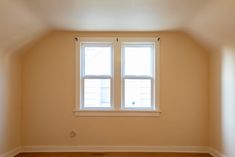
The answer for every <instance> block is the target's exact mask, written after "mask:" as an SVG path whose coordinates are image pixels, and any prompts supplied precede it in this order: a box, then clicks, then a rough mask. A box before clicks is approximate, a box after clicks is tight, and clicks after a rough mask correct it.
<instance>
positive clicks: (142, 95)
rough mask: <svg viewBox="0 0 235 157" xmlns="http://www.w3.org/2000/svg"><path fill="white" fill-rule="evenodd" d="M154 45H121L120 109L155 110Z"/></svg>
mask: <svg viewBox="0 0 235 157" xmlns="http://www.w3.org/2000/svg"><path fill="white" fill-rule="evenodd" d="M154 47H155V45H154V43H145V42H139V43H134V42H133V43H131V42H129V43H123V44H122V63H123V64H122V93H123V94H122V108H123V109H130V110H155V105H154V103H155V102H154V90H155V88H154V82H155V81H154V80H155V78H154V75H155V73H154V69H155V68H154V67H155V65H154V60H155V57H154V56H155V55H154V51H155V49H154Z"/></svg>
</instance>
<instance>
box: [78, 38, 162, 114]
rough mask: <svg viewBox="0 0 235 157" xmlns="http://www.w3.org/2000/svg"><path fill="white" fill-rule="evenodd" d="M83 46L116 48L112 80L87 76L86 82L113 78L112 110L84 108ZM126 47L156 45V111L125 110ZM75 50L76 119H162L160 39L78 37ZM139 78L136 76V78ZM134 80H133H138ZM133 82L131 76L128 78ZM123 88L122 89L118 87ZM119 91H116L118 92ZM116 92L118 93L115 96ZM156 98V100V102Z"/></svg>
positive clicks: (154, 89) (154, 78) (153, 102)
mask: <svg viewBox="0 0 235 157" xmlns="http://www.w3.org/2000/svg"><path fill="white" fill-rule="evenodd" d="M81 43H90V44H92V43H103V44H104V43H109V44H112V45H113V51H112V76H106V75H103V76H98V77H97V76H86V78H101V77H102V79H103V78H109V79H110V78H111V98H110V100H111V107H110V108H90V107H89V109H87V108H84V107H83V106H82V104H83V102H82V101H83V100H82V99H81V98H82V97H83V95H82V94H83V91H82V88H83V86H84V83H83V82H84V81H82V80H84V78H83V77H82V76H83V74H84V71H83V70H82V69H83V67H81V66H84V62H81V61H82V58H81ZM123 43H155V45H154V49H155V53H154V55H155V56H154V59H155V62H154V68H155V69H153V75H154V76H153V77H151V79H152V81H153V82H152V85H153V87H152V90H153V91H152V108H145V109H144V108H140V109H138V108H135V109H131V110H130V109H127V108H124V107H123V89H124V88H123V70H122V68H123V66H122V60H123V59H122V56H123V55H122V44H123ZM75 49H76V54H75V56H76V59H75V63H76V67H75V70H76V71H75V74H76V79H75V80H76V81H75V84H76V89H75V93H76V95H75V110H74V113H75V115H76V116H89V117H92V116H98V117H99V116H101V117H105V116H138V117H139V116H147V117H148V116H160V114H161V110H160V51H159V50H160V38H158V37H157V38H155V37H151V38H149V37H146V38H145V37H143V38H137V37H133V38H132V37H131V38H123V37H121V38H120V37H118V38H117V37H104V38H99V37H76V38H75ZM134 77H135V76H134ZM134 77H132V78H134ZM140 77H141V78H143V79H144V78H145V79H147V78H148V79H149V77H145V76H139V78H140ZM128 78H131V76H128ZM117 84H118V85H120V86H117ZM114 89H115V90H114ZM114 92H115V93H114ZM155 97H156V98H155Z"/></svg>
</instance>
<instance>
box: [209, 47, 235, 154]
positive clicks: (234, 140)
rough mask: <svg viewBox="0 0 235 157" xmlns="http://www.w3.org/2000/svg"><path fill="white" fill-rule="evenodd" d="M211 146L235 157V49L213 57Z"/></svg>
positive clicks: (212, 55) (219, 52)
mask: <svg viewBox="0 0 235 157" xmlns="http://www.w3.org/2000/svg"><path fill="white" fill-rule="evenodd" d="M210 69H211V74H210V75H211V79H210V80H211V81H210V82H211V84H210V85H211V87H210V90H211V94H210V99H211V100H210V146H211V147H212V148H214V149H216V150H218V151H219V152H221V153H222V154H225V155H226V156H227V157H233V156H235V149H234V146H235V133H234V130H235V123H234V119H235V49H234V48H231V47H224V48H222V49H221V50H220V51H217V52H215V53H212V54H211V59H210Z"/></svg>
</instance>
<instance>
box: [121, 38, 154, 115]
mask: <svg viewBox="0 0 235 157" xmlns="http://www.w3.org/2000/svg"><path fill="white" fill-rule="evenodd" d="M130 40H131V39H125V38H121V39H120V42H121V56H122V57H121V58H122V59H121V61H122V64H121V69H122V70H121V71H122V73H121V80H122V83H121V86H122V103H121V107H122V110H130V111H131V110H134V111H139V110H143V111H155V110H156V109H157V105H156V103H155V67H156V66H155V59H153V61H152V63H151V64H152V65H153V69H152V76H145V75H125V68H124V67H125V57H124V48H125V47H124V46H136V47H139V46H140V45H143V46H145V45H151V47H152V45H153V47H152V48H153V52H152V55H153V56H152V57H153V58H155V53H156V50H155V48H156V46H155V43H156V41H152V39H140V38H138V39H135V38H134V39H132V40H131V42H130ZM125 79H149V80H151V107H146V108H142V107H141V108H137V107H136V108H127V107H125V103H124V102H125Z"/></svg>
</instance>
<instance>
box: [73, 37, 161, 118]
mask: <svg viewBox="0 0 235 157" xmlns="http://www.w3.org/2000/svg"><path fill="white" fill-rule="evenodd" d="M157 42H158V40H156V39H153V38H151V39H149V38H147V39H146V38H144V39H141V38H128V39H127V38H102V39H100V38H80V39H79V40H77V42H76V43H77V53H76V56H77V59H76V63H77V64H76V65H77V66H76V74H77V75H76V76H77V79H76V84H77V88H76V91H77V92H76V110H75V112H76V113H79V114H78V115H84V114H85V115H86V113H90V114H91V113H92V114H95V115H99V116H103V115H104V116H105V115H107V113H108V115H111V116H112V115H114V116H115V115H127V116H129V114H133V113H137V114H134V116H136V115H137V116H138V114H140V113H144V115H145V114H146V113H152V114H153V113H159V92H158V91H159V79H158V78H159V76H158V75H159V73H158V69H159V67H157V65H158V64H157V63H158V56H159V55H158V53H159V52H156V51H157V49H158V44H157ZM132 111H133V112H132ZM97 113H98V114H97ZM90 114H88V115H90Z"/></svg>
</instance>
